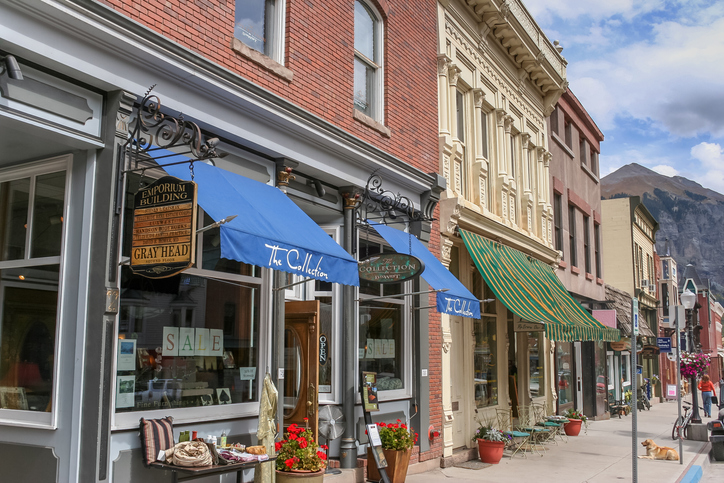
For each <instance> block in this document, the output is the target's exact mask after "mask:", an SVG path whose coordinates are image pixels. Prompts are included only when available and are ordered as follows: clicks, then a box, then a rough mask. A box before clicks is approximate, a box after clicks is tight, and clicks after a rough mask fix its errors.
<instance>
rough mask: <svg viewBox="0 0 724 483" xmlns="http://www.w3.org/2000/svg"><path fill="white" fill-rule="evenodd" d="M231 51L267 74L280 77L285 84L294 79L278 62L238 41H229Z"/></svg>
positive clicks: (289, 71) (291, 73)
mask: <svg viewBox="0 0 724 483" xmlns="http://www.w3.org/2000/svg"><path fill="white" fill-rule="evenodd" d="M231 50H233V51H234V52H235V53H237V54H239V55H240V56H242V57H244V58H245V59H247V60H250V61H251V62H253V63H255V64H256V65H258V66H259V67H261V68H263V69H265V70H268V71H269V72H271V73H272V74H274V75H276V76H278V77H281V78H282V79H284V80H285V81H287V82H292V79H293V78H294V73H293V72H292V71H291V69H287V68H286V67H284V66H283V65H282V64H280V63H279V62H277V61H275V60H274V59H272V58H271V57H267V56H266V55H264V54H262V53H261V52H259V51H258V50H254V49H252V48H251V47H249V46H248V45H246V44H244V43H243V42H242V41H241V40H239V39H232V40H231Z"/></svg>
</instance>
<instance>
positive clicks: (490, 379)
mask: <svg viewBox="0 0 724 483" xmlns="http://www.w3.org/2000/svg"><path fill="white" fill-rule="evenodd" d="M473 323H474V329H473V331H474V334H475V348H474V357H473V370H474V374H475V376H474V379H473V385H474V389H475V406H476V407H478V408H484V407H488V406H495V405H497V404H498V343H497V337H496V330H495V324H496V321H495V317H487V316H483V317H482V318H481V319H479V320H475V321H473Z"/></svg>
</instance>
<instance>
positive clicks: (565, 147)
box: [551, 133, 576, 159]
mask: <svg viewBox="0 0 724 483" xmlns="http://www.w3.org/2000/svg"><path fill="white" fill-rule="evenodd" d="M551 137H552V138H553V140H554V141H555V142H556V144H558V146H560V147H561V149H563V151H565V152H566V154H567V155H568V156H569V157H570V158H571V159H574V158H575V157H576V155H575V154H574V153H573V150H572V149H571V148H569V147H568V145H567V144H566V142H565V141H564V140H563V139H561V138H560V137H559V136H558V134H556V133H551Z"/></svg>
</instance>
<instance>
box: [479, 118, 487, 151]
mask: <svg viewBox="0 0 724 483" xmlns="http://www.w3.org/2000/svg"><path fill="white" fill-rule="evenodd" d="M480 137H481V141H482V146H481V147H482V155H483V157H484V158H485V159H488V113H486V112H485V111H483V112H482V114H481V115H480Z"/></svg>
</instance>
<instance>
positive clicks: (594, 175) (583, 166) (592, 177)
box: [581, 163, 599, 184]
mask: <svg viewBox="0 0 724 483" xmlns="http://www.w3.org/2000/svg"><path fill="white" fill-rule="evenodd" d="M581 169H582V170H583V171H585V172H586V174H587V175H588V176H589V177H590V178H591V179H592V180H593V181H594V182H595V183H596V184H598V183H599V179H598V176H596V173H594V172H593V171H591V168H589V167H588V165H587V164H584V163H581Z"/></svg>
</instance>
